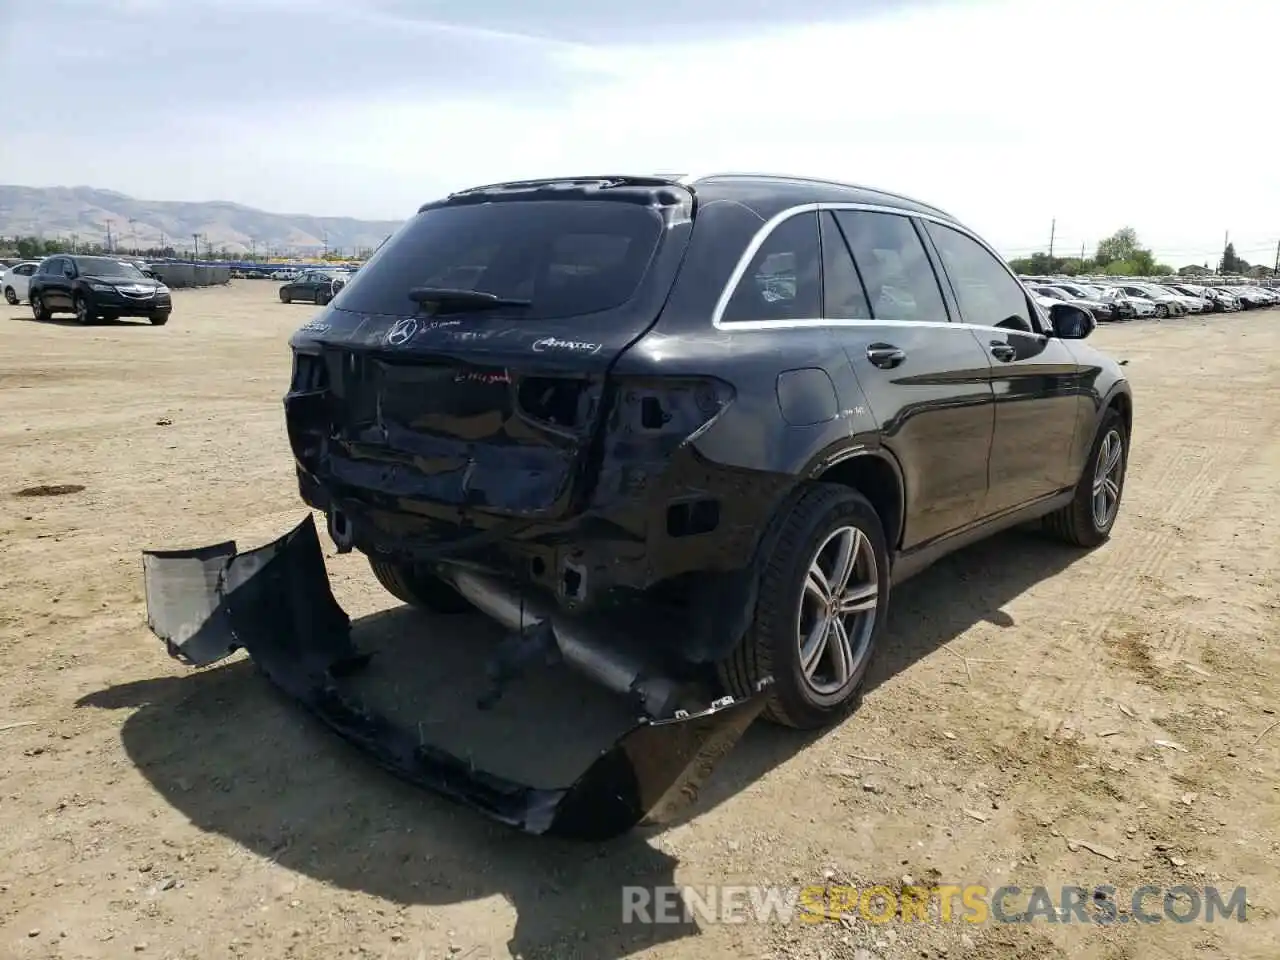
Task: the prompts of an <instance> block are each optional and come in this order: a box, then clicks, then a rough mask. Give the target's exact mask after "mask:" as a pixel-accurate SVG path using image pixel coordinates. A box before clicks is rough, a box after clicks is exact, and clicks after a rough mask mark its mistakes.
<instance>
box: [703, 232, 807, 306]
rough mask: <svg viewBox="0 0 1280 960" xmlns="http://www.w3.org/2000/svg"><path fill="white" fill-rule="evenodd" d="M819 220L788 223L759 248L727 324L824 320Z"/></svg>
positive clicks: (735, 294) (740, 284)
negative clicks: (758, 321)
mask: <svg viewBox="0 0 1280 960" xmlns="http://www.w3.org/2000/svg"><path fill="white" fill-rule="evenodd" d="M821 264H822V251H821V248H820V246H819V240H818V215H817V214H816V213H801V214H797V215H796V216H794V217H791V218H790V219H789V220H784V221H783V222H782V223H780V224H778V226H777V227H775V228H774V229H773V232H772V233H770V234H769V236H768V237H767V238H766V239H765V241H764V243H763V244H761V246H760V249H759V250H757V251H756V255H755V256H754V257H753V258H752V260H751V263H750V264H749V265H748V267H747V272H746V273H744V274H743V275H742V279H741V280H739V281H738V287H737V289H736V290H734V292H733V297H732V298H731V299H730V300H729V303H728V306H726V308H725V311H724V316H723V317H722V320H723V321H724V322H726V323H741V322H743V321H752V320H813V319H817V318H819V317H821V316H822V285H821V274H820V271H821Z"/></svg>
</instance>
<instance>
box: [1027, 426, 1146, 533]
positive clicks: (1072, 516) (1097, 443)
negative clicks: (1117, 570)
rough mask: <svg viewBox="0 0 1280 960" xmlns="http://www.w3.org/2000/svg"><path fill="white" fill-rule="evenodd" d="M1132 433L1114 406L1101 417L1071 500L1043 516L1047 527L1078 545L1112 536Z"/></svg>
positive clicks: (1122, 491) (1127, 462)
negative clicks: (1085, 464)
mask: <svg viewBox="0 0 1280 960" xmlns="http://www.w3.org/2000/svg"><path fill="white" fill-rule="evenodd" d="M1128 465H1129V437H1128V434H1127V432H1126V431H1125V428H1124V418H1123V417H1121V416H1120V413H1119V411H1117V410H1115V409H1114V408H1112V409H1110V410H1108V411H1107V413H1106V415H1105V416H1104V417H1103V418H1102V426H1101V427H1099V428H1098V435H1097V437H1095V438H1094V441H1093V450H1092V451H1091V453H1090V456H1089V463H1088V465H1087V466H1086V467H1085V469H1084V472H1083V473H1082V474H1081V475H1080V482H1079V483H1078V484H1076V493H1075V497H1074V498H1073V499H1072V501H1071V502H1070V503H1069V504H1067V505H1066V506H1065V507H1063V508H1061V509H1060V510H1057V511H1055V512H1054V513H1051V514H1049V515H1048V516H1047V517H1045V518H1044V526H1045V529H1046V530H1048V531H1049V532H1050V533H1051V534H1052V535H1053V536H1055V537H1057V538H1058V539H1059V540H1064V541H1066V542H1067V543H1070V544H1074V545H1075V546H1077V547H1096V546H1098V545H1099V544H1101V543H1104V542H1105V541H1106V540H1107V538H1109V537H1110V536H1111V528H1112V527H1114V526H1115V523H1116V517H1117V516H1118V515H1119V513H1120V498H1121V496H1123V494H1124V478H1125V472H1126V470H1127V468H1128Z"/></svg>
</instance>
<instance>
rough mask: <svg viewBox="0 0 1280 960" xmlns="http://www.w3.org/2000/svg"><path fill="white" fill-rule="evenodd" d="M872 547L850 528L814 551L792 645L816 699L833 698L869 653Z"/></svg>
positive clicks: (874, 597)
mask: <svg viewBox="0 0 1280 960" xmlns="http://www.w3.org/2000/svg"><path fill="white" fill-rule="evenodd" d="M879 583H880V579H879V571H878V570H877V567H876V554H875V548H874V547H873V546H872V544H871V540H870V539H868V537H867V535H866V534H865V533H863V532H862V531H861V530H859V529H858V528H857V527H854V526H842V527H839V528H837V529H836V530H834V531H832V532H831V533H830V534H829V535H828V536H827V537H826V539H825V540H823V541H822V543H821V545H820V546H819V547H818V549H817V550H816V551H815V552H814V555H813V559H812V561H811V562H810V564H809V571H808V574H807V575H806V576H805V582H804V590H803V591H802V593H801V596H800V609H799V610H798V611H797V612H796V643H797V645H798V647H799V652H800V670H801V674H802V676H803V677H804V681H805V684H806V685H807V686H808V687H809V689H810V691H811V692H812V694H813V695H814V696H815V697H816V698H818V699H833V700H834V699H837V698H838V697H839V696H840V695H842V694H843V693H844V691H845V690H846V688H847V687H848V685H849V682H850V680H851V679H852V678H853V677H855V676H857V675H858V673H859V671H860V669H861V667H862V662H863V660H865V659H866V657H867V655H868V653H869V652H870V649H871V634H872V631H873V629H874V628H875V622H876V606H877V602H878V600H879Z"/></svg>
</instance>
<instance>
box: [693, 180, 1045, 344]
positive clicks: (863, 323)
mask: <svg viewBox="0 0 1280 960" xmlns="http://www.w3.org/2000/svg"><path fill="white" fill-rule="evenodd" d="M825 210H831V211H842V210H851V211H858V212H862V213H887V214H890V215H892V216H896V217H906V218H907V219H908V220H910V219H913V218H914V219H919V220H928V221H930V222H932V223H936V224H938V225H939V226H943V227H950V228H951V229H952V230H955V231H956V232H957V233H961V234H963V235H964V236H966V237H968V238H969V239H970V240H973V241H974V242H975V243H977V244H978V246H980V247H982V249H984V250H986V251H987V253H989V254H991V256H992V257H994V258H995V260H996V262H997V263H999V264H1000V266H1002V267H1003V268H1004V271H1005V273H1007V274H1008V275H1009V279H1011V280H1012V281H1013V282H1014V283H1015V284H1017V285H1018V289H1020V290H1022V291H1024V293H1025V291H1026V285H1025V284H1023V282H1022V281H1021V280H1019V279H1018V276H1017V274H1015V273H1014V272H1013V271H1012V270H1011V269H1010V268H1009V265H1008V264H1007V263H1005V260H1004V258H1003V257H1001V256H1000V254H998V253H996V251H995V250H994V249H993V248H992V247H991V245H990V244H989V243H987V242H986V241H985V240H983V239H982V238H981V237H980V236H978V235H977V234H976V233H974V232H973V231H972V230H970V229H969V228H968V227H964V226H961V225H960V224H958V223H956V222H955V221H954V220H949V219H947V218H946V217H941V216H935V215H933V214H929V213H919V212H917V211H915V210H903V209H902V208H901V207H886V206H884V205H882V204H875V203H843V202H839V201H830V202H829V201H821V202H817V203H801V204H796V205H795V206H793V207H787V208H786V209H785V210H781V211H779V212H778V213H776V214H774V215H773V216H772V217H770V218H769V219H768V220H766V221H765V222H764V224H763V225H762V226H761V227H760V229H759V230H757V231H756V232H755V235H754V236H752V238H751V240H750V242H749V243H748V244H747V247H746V249H745V250H743V251H742V256H740V257H739V258H738V262H737V264H736V265H735V266H734V268H733V272H732V273H731V274H729V280H728V282H727V283H725V285H724V289H722V290H721V291H720V296H719V298H718V299H717V300H716V306H715V309H714V310H713V311H712V314H711V325H712V326H713V327H714V328H715V329H717V330H721V331H724V332H726V333H727V332H731V331H734V330H790V329H796V328H801V327H882V326H888V327H920V328H925V329H927V328H931V327H932V328H943V327H945V328H947V329H954V328H956V327H960V328H963V329H967V330H986V331H991V330H995V331H998V332H1000V333H1004V334H1008V333H1028V331H1026V330H1011V329H1010V328H1008V327H993V326H987V325H985V324H979V323H963V322H960V321H954V320H941V321H939V320H872V319H870V318H867V319H865V320H860V319H858V320H836V319H827V318H826V317H803V318H799V317H798V318H793V319H790V320H737V321H734V320H728V321H726V320H725V319H724V312H725V310H727V309H728V307H729V301H730V300H732V299H733V295H734V293H735V292H736V291H737V289H738V284H739V283H741V282H742V278H743V277H744V276H745V275H746V272H747V268H748V267H750V266H751V261H752V260H754V259H755V256H756V254H757V253H759V252H760V248H761V247H762V246H764V243H765V241H766V240H768V239H769V236H770V235H771V234H772V233H773V231H774V230H776V229H777V228H778V227H779V226H780V225H782V224H783V223H785V222H786V221H787V220H790V219H791V218H792V217H798V216H801V215H802V214H806V213H821V212H823V211H825ZM930 265H931V266H932V263H931V264H930ZM938 279H941V278H938ZM1026 300H1027V309H1028V310H1029V311H1030V312H1031V313H1033V314H1034V315H1035V316H1036V319H1037V320H1039V321H1041V322H1043V320H1044V317H1043V315H1041V314H1040V312H1039V309H1038V307H1037V305H1036V303H1035V302H1034V301H1033V300H1032V298H1031V297H1029V296H1028V297H1027V298H1026ZM1030 335H1031V336H1038V337H1046V338H1047V336H1048V335H1047V334H1046V333H1045V332H1044V331H1043V330H1032V331H1030Z"/></svg>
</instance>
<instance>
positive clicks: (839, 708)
mask: <svg viewBox="0 0 1280 960" xmlns="http://www.w3.org/2000/svg"><path fill="white" fill-rule="evenodd" d="M780 522H781V527H780V528H779V531H778V534H777V540H776V543H774V545H773V549H772V550H771V551H770V556H769V559H768V561H767V562H766V565H765V567H764V569H763V571H762V572H761V575H760V588H759V593H758V596H757V599H756V609H755V617H754V619H753V622H752V625H751V627H750V628H749V629H748V631H747V634H746V635H745V636H744V637H743V638H742V640H741V642H740V643H739V644H738V647H737V648H736V649H735V650H734V651H733V653H732V654H730V655H729V657H728V658H727V659H725V660H724V661H723V662H721V663H720V664H719V665H718V666H717V672H718V673H719V678H720V682H721V684H722V686H723V687H724V688H725V690H726V692H728V693H731V694H732V695H733V696H735V697H746V696H750V695H752V694H753V693H754V692H755V691H756V689H757V684H759V682H760V681H761V680H763V679H765V678H766V677H772V678H773V683H772V685H771V686H769V687H768V688H767V691H768V692H767V696H768V698H769V699H768V703H767V704H766V706H765V712H764V716H766V717H767V718H768V719H769V720H771V721H773V722H774V723H778V724H781V725H783V726H788V727H796V728H798V729H802V730H816V729H820V728H823V727H826V726H829V725H831V724H833V723H835V722H836V721H838V720H841V719H843V718H844V717H845V716H847V715H849V714H850V713H852V712H853V711H854V710H856V709H857V707H858V704H859V703H860V702H861V700H862V689H863V685H864V684H865V682H866V676H867V668H868V666H869V665H870V663H871V660H872V658H873V656H874V654H875V650H876V646H877V644H878V642H879V638H880V634H881V633H882V631H883V626H884V620H885V613H886V611H887V610H888V606H889V554H888V547H887V545H886V541H885V535H884V527H883V525H882V524H881V522H880V517H879V516H878V515H877V514H876V511H875V508H874V507H872V506H871V504H870V503H869V502H868V501H867V499H866V498H865V497H863V496H862V494H860V493H858V492H857V491H856V490H851V489H849V488H848V487H845V486H841V485H838V484H830V483H813V484H809V485H807V489H806V490H805V491H804V492H803V493H802V494H801V496H800V499H799V500H798V501H796V503H795V505H794V506H793V507H792V508H791V510H790V512H789V513H788V514H787V515H786V516H785V517H784V518H781V520H780ZM842 547H843V548H845V549H846V550H848V549H849V548H850V547H851V548H852V555H853V561H854V563H853V566H852V568H851V570H850V572H851V576H850V577H846V578H845V583H846V584H847V583H848V582H851V581H853V580H856V581H857V582H858V583H859V584H861V589H858V588H854V589H853V591H851V593H850V594H849V595H848V596H849V599H850V600H851V601H856V603H857V606H856V607H855V610H854V611H852V612H850V613H848V614H846V615H845V617H843V618H841V620H840V622H841V623H842V625H843V627H844V629H843V630H842V631H841V634H835V633H834V632H833V631H831V630H830V629H828V630H826V631H823V632H822V634H821V639H820V640H819V639H818V637H819V633H818V631H819V630H820V629H821V628H820V627H819V626H818V624H819V623H821V622H824V621H825V622H827V623H830V618H829V615H826V616H824V613H823V610H824V605H825V601H824V600H823V593H822V590H821V588H820V586H819V585H817V584H816V583H815V581H814V580H813V579H812V578H811V576H810V571H811V568H813V567H814V566H815V565H816V566H818V568H819V569H820V570H822V571H823V573H824V578H825V582H826V583H827V586H828V588H829V586H830V583H831V580H833V579H836V578H835V577H833V576H832V574H834V573H835V567H836V566H837V565H838V564H837V562H833V561H837V558H838V557H839V555H840V551H841V548H842ZM829 593H830V591H829V589H828V590H827V595H829ZM802 632H803V633H805V634H807V638H808V639H806V640H805V641H802V640H801V634H802ZM850 634H852V636H850ZM837 636H843V637H844V638H845V641H846V643H845V644H844V645H842V648H843V649H844V650H845V657H844V663H845V668H844V669H843V670H841V669H839V662H840V661H839V659H838V658H836V657H833V656H832V651H833V650H834V649H840V648H835V647H832V645H831V643H830V641H832V640H834V639H836V637H837ZM815 641H817V642H815ZM810 643H813V645H814V647H815V653H816V658H815V660H814V661H813V662H812V663H811V667H810V671H809V672H807V671H806V670H805V665H804V663H803V657H804V654H803V649H802V648H803V646H808V645H809V644H810ZM850 660H852V661H853V662H852V663H849V661H850ZM824 673H825V677H824Z"/></svg>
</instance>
